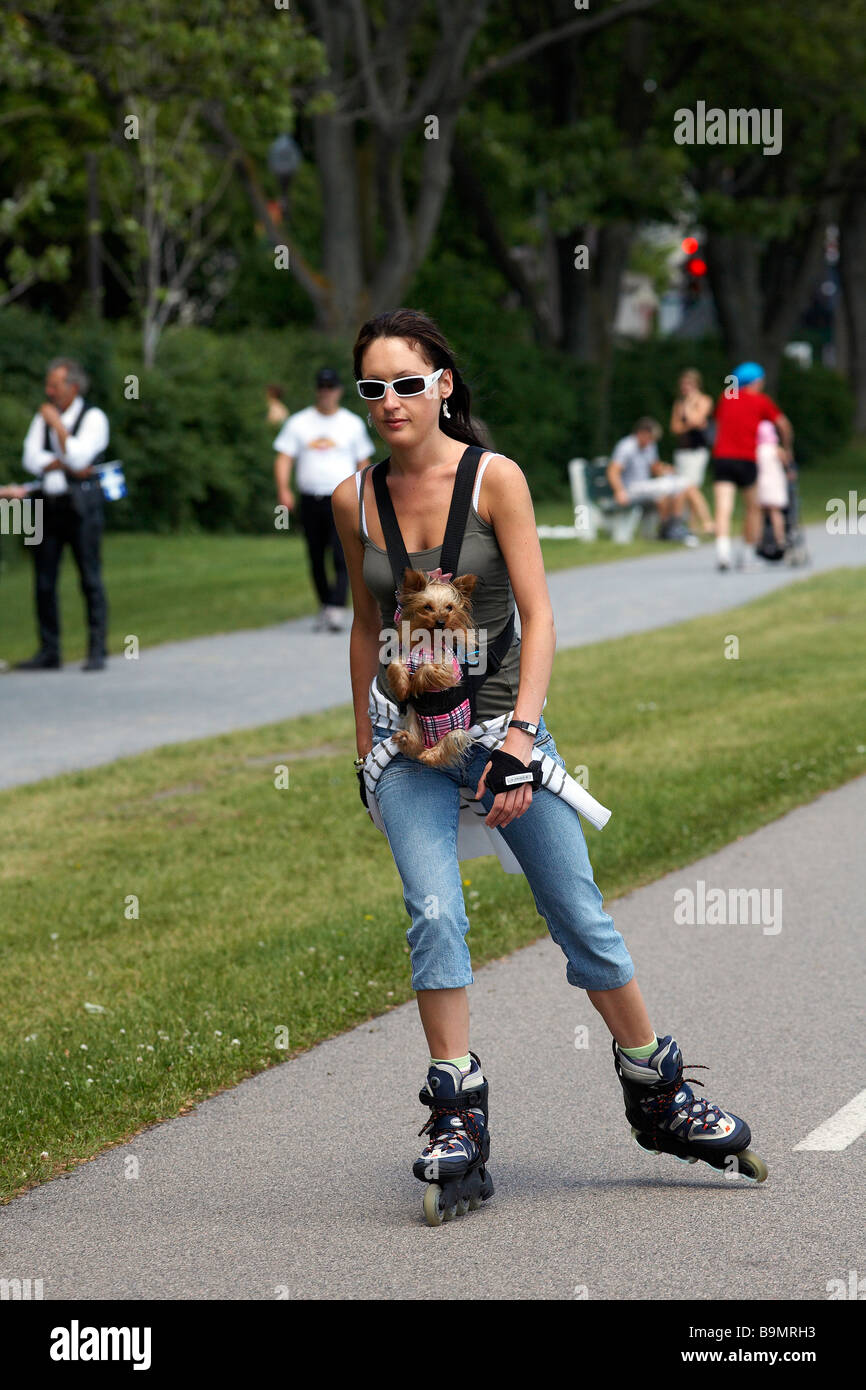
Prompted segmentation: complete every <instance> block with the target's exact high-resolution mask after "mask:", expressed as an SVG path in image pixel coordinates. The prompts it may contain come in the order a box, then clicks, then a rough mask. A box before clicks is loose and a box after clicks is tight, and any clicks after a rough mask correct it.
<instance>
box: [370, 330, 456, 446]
mask: <svg viewBox="0 0 866 1390" xmlns="http://www.w3.org/2000/svg"><path fill="white" fill-rule="evenodd" d="M434 370H435V369H434V367H433V366H432V364H431V363H430V362H428V361H427V359H426V357H424V356H423V355H422V353H420V352H419V351H418V349H417V348H416V347H415V346H414V344H412V343H410V342H409V341H408V340H407V339H406V338H374V340H373V342H372V343H370V345H369V347H368V348H366V349H365V351H364V356H363V359H362V363H361V374H362V377H373V378H377V379H378V380H379V381H395V380H396V379H397V378H398V377H401V376H429V375H430V373H431V372H432V371H434ZM451 389H452V377H451V370H450V368H447V367H446V369H445V371H444V372H443V373H442V375H441V376H440V378H439V380H438V381H436V382H434V383H433V387H432V389H431V391H430V394H429V395H428V394H427V392H422V393H421V395H419V396H398V395H397V393H396V392H395V390H394V388H393V387H392V386H389V387H388V389H387V390H386V392H385V394H384V396H383V397H382V398H381V399H380V400H378V401H367V408H368V410H369V411H370V414H371V416H372V418H373V424H374V425H375V426H376V429H377V431H378V433H379V434H380V435H381V436H382V438H383V439H384V440H385V442H386V444H391V443H395V444H396V443H399V444H400V445H401V446H403V447H409V446H411V445H413V444H418V443H420V441H421V440H422V439H424V438H425V437H426V436H427V435H429V434H430V433H431V432H432V431H433V430H438V428H439V410H440V407H441V404H442V401H443V400H444V399H445V397H446V396H450V394H451Z"/></svg>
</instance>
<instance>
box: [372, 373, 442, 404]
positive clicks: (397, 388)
mask: <svg viewBox="0 0 866 1390" xmlns="http://www.w3.org/2000/svg"><path fill="white" fill-rule="evenodd" d="M444 370H445V368H444V367H440V368H439V370H438V372H431V373H430V375H429V376H398V377H397V378H396V380H395V381H379V380H377V379H376V378H375V377H369V378H367V380H365V381H356V382H355V385H356V386H357V388H358V395H359V396H361V397H362V398H363V399H364V400H365V401H381V399H382V397H383V396H384V395H385V392H386V391H387V390H388V387H389V386H392V387H393V388H394V392H395V394H396V395H398V396H420V395H421V393H422V391H425V392H427V393H428V394H429V392H430V389H431V387H432V386H433V383H434V381H438V380H439V378H440V376H441V375H442V373H443V372H444Z"/></svg>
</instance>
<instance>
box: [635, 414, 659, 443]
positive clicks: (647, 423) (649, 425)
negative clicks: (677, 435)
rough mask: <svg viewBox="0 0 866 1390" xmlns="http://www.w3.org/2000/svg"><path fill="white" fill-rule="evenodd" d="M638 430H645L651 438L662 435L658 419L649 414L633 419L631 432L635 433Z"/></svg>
mask: <svg viewBox="0 0 866 1390" xmlns="http://www.w3.org/2000/svg"><path fill="white" fill-rule="evenodd" d="M638 430H645V431H646V433H647V434H651V435H652V437H653V439H661V437H662V427H661V425H660V424H659V422H658V420H654V419H653V417H652V416H651V415H642V416H641V417H640V419H639V420H636V421H635V423H634V425H633V426H632V434H637V432H638Z"/></svg>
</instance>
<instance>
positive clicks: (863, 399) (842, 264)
mask: <svg viewBox="0 0 866 1390" xmlns="http://www.w3.org/2000/svg"><path fill="white" fill-rule="evenodd" d="M839 278H840V280H841V282H842V305H841V312H842V315H843V317H844V333H845V343H846V347H847V359H848V360H847V374H848V380H849V382H850V383H851V389H852V391H853V392H854V428H855V430H856V431H857V433H858V434H866V186H864V187H860V188H857V189H855V190H854V191H853V192H851V193H850V194H849V195H848V197H847V198H846V200H845V203H844V206H843V208H842V212H841V215H840V220H839Z"/></svg>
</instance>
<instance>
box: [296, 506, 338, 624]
mask: <svg viewBox="0 0 866 1390" xmlns="http://www.w3.org/2000/svg"><path fill="white" fill-rule="evenodd" d="M300 520H301V527H302V529H303V532H304V535H305V536H306V539H307V551H308V553H309V557H310V574H311V575H312V578H313V584H314V585H315V588H316V593H317V594H318V595H319V603H320V604H321V605H322V607H323V608H343V607H344V606H345V603H346V594H347V593H348V589H349V576H348V572H347V570H346V557H345V556H344V554H343V547H342V545H341V544H340V537H339V535H338V533H337V528H336V526H335V525H334V513H333V511H332V510H331V499H330V497H314V496H313V494H312V493H310V492H302V493H301V505H300ZM329 549H330V550H331V552H332V553H333V556H334V569H335V572H336V577H335V579H334V583H333V584H330V583H329V582H328V576H327V573H326V570H325V556H326V553H327V551H328V550H329Z"/></svg>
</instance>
